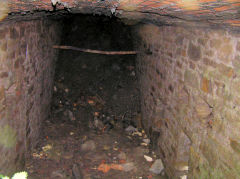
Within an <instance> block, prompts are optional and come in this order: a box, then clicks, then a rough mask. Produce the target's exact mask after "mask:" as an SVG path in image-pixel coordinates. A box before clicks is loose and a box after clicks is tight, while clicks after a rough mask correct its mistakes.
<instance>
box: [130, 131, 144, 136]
mask: <svg viewBox="0 0 240 179" xmlns="http://www.w3.org/2000/svg"><path fill="white" fill-rule="evenodd" d="M132 135H138V136H140V137H142V133H141V132H138V131H136V132H133V133H132Z"/></svg>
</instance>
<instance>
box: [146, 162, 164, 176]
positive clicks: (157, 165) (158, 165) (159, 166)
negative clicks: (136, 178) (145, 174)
mask: <svg viewBox="0 0 240 179" xmlns="http://www.w3.org/2000/svg"><path fill="white" fill-rule="evenodd" d="M163 169H164V167H163V163H162V160H161V159H157V160H156V161H155V162H154V163H153V164H152V166H151V168H150V169H149V170H150V172H152V173H154V174H160V173H161V171H162V170H163Z"/></svg>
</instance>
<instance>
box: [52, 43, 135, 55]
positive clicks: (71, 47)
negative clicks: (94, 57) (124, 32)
mask: <svg viewBox="0 0 240 179" xmlns="http://www.w3.org/2000/svg"><path fill="white" fill-rule="evenodd" d="M53 48H59V49H66V50H76V51H81V52H87V53H97V54H104V55H135V54H137V53H138V51H102V50H91V49H83V48H78V47H73V46H66V45H54V46H53Z"/></svg>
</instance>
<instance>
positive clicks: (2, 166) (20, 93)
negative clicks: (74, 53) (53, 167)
mask: <svg viewBox="0 0 240 179" xmlns="http://www.w3.org/2000/svg"><path fill="white" fill-rule="evenodd" d="M60 30H61V28H60V26H59V24H58V23H56V22H54V21H51V20H33V21H21V22H16V23H8V24H2V25H1V26H0V173H2V174H11V173H13V172H16V171H19V170H20V169H21V168H22V167H24V161H25V155H26V152H27V151H30V150H31V149H32V148H33V147H34V146H35V145H36V143H37V141H38V137H39V134H40V132H41V122H42V120H43V119H45V118H46V117H47V116H48V114H49V113H48V112H49V107H50V106H49V104H50V102H51V95H52V85H53V76H54V69H55V68H54V65H55V60H56V57H57V50H55V49H53V48H52V45H54V44H56V43H59V40H60Z"/></svg>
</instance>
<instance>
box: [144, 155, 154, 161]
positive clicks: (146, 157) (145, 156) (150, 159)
mask: <svg viewBox="0 0 240 179" xmlns="http://www.w3.org/2000/svg"><path fill="white" fill-rule="evenodd" d="M143 157H144V158H145V159H146V160H147V161H148V162H152V161H153V159H152V157H149V156H147V155H143Z"/></svg>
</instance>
